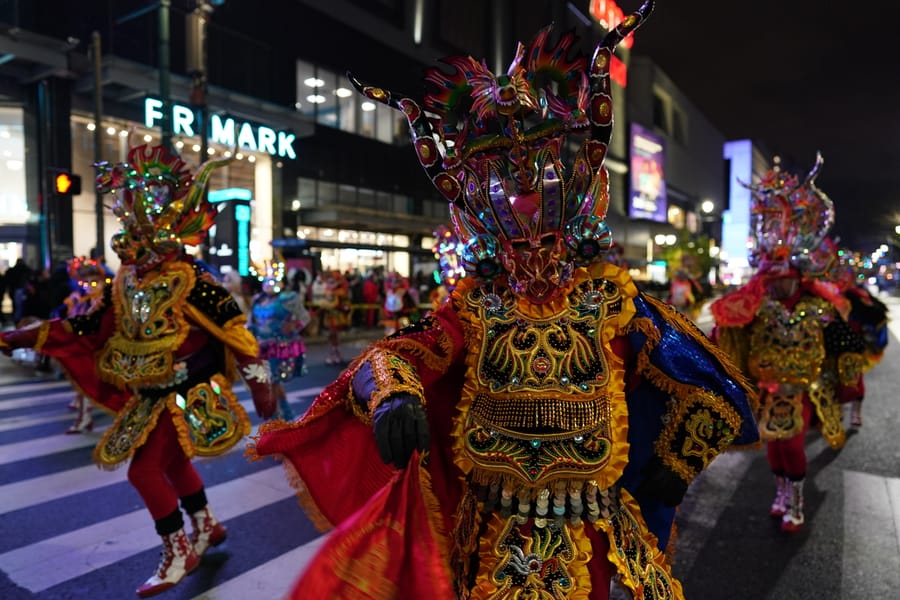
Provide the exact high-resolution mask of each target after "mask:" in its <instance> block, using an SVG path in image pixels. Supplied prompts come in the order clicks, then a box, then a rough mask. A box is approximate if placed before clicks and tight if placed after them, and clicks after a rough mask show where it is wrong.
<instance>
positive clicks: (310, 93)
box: [294, 60, 409, 144]
mask: <svg viewBox="0 0 900 600" xmlns="http://www.w3.org/2000/svg"><path fill="white" fill-rule="evenodd" d="M296 73H297V100H296V102H295V105H294V107H295V109H296V110H297V111H299V112H301V113H302V114H304V115H306V116H308V117H310V118H311V119H313V120H314V121H315V122H316V123H317V124H319V125H323V126H326V127H334V128H336V129H340V130H341V131H346V132H348V133H353V134H356V135H359V136H362V137H366V138H370V139H375V140H378V141H380V142H384V143H386V144H401V143H406V142H408V141H409V136H408V135H405V131H406V118H405V117H404V116H403V114H401V113H400V112H399V111H396V110H394V109H392V108H390V107H388V106H385V105H383V104H379V103H375V102H371V101H369V100H366V99H365V98H363V97H362V96H360V95H359V93H358V92H356V91H355V90H353V89H352V88H351V86H350V83H349V82H347V81H345V80H344V78H343V76H341V75H338V74H337V73H335V72H333V71H330V70H328V69H324V68H322V67H319V66H318V65H314V64H312V63H308V62H306V61H302V60H298V61H297V67H296Z"/></svg>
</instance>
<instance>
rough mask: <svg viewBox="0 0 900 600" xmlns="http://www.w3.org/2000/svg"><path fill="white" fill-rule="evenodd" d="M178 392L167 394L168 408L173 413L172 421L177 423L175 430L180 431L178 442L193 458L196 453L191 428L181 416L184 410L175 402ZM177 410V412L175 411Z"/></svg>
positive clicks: (188, 455)
mask: <svg viewBox="0 0 900 600" xmlns="http://www.w3.org/2000/svg"><path fill="white" fill-rule="evenodd" d="M175 396H177V394H174V393H173V394H169V395H168V396H166V400H165V403H166V408H168V409H169V413H170V414H171V415H172V423H173V424H174V425H175V431H176V432H177V433H178V444H179V445H180V446H181V449H182V450H184V453H185V454H186V455H187V457H188V458H192V457H193V456H194V454H195V449H194V444H193V442H191V429H190V427H188V424H187V421H185V420H184V418H183V417H182V416H181V415H182V413H183V411H182V410H181V409H180V408H179V407H178V405H177V404H176V403H175ZM175 411H177V412H175Z"/></svg>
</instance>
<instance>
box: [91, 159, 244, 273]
mask: <svg viewBox="0 0 900 600" xmlns="http://www.w3.org/2000/svg"><path fill="white" fill-rule="evenodd" d="M230 161H231V159H227V158H226V159H218V160H212V161H208V162H205V163H203V164H202V165H200V168H199V169H198V170H197V174H196V175H195V176H193V177H192V176H191V174H190V173H189V172H188V170H187V168H186V165H185V163H184V161H182V160H181V158H180V157H179V156H178V155H177V154H176V153H175V152H173V151H171V150H168V149H166V148H165V147H163V146H149V145H146V144H145V145H142V146H137V147H133V148H131V150H130V151H129V152H128V162H126V163H119V164H110V163H107V162H103V163H99V164H97V165H95V166H96V167H97V189H98V190H99V191H100V192H103V193H115V201H114V203H113V205H112V212H113V213H114V214H115V215H116V217H117V218H118V219H119V222H120V223H121V225H122V230H121V231H120V232H118V233H116V234H115V235H114V236H113V238H112V240H111V242H110V246H111V247H112V249H113V250H114V251H115V252H116V254H118V256H119V258H120V259H121V260H122V262H123V263H125V264H138V265H142V266H149V265H152V264H154V263H157V262H159V261H160V260H163V259H164V258H165V257H168V256H172V255H174V254H177V253H178V252H180V251H181V249H182V247H183V246H196V245H198V244H200V243H202V242H203V241H204V240H205V238H206V234H207V231H208V230H209V228H210V227H211V226H212V224H213V221H214V219H215V216H216V212H217V210H216V208H215V206H214V205H213V204H210V203H209V201H207V200H206V198H205V195H204V193H203V191H204V188H205V186H206V182H207V181H208V179H209V176H210V174H211V173H212V171H213V170H214V169H216V168H217V167H220V166H222V165H224V164H227V163H228V162H230Z"/></svg>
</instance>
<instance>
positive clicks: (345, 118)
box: [334, 80, 362, 133]
mask: <svg viewBox="0 0 900 600" xmlns="http://www.w3.org/2000/svg"><path fill="white" fill-rule="evenodd" d="M338 83H339V84H340V85H338V87H336V88H335V90H334V95H335V96H336V97H337V107H338V113H337V114H338V123H337V126H338V128H339V129H341V131H347V132H349V133H356V123H357V121H358V119H357V116H356V113H357V110H358V108H359V98H361V97H362V96H360V95H359V94H358V93H357V92H356V91H355V90H352V89H350V85H349V83H347V81H346V80H344V81H341V82H338Z"/></svg>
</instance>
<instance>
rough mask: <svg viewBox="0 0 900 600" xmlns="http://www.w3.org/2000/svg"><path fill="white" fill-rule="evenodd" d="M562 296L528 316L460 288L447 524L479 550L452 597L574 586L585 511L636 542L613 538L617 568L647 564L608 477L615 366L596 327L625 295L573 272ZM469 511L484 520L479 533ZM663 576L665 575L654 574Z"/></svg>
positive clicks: (582, 585) (587, 548) (614, 438)
mask: <svg viewBox="0 0 900 600" xmlns="http://www.w3.org/2000/svg"><path fill="white" fill-rule="evenodd" d="M566 300H567V301H566V302H564V303H562V304H561V305H560V307H559V310H558V311H551V312H553V313H554V314H548V315H546V316H541V317H537V318H536V317H535V316H533V315H529V314H526V313H524V312H523V311H521V310H519V309H518V308H517V304H516V298H515V296H514V295H512V294H511V293H510V292H509V291H508V290H501V291H493V290H491V289H490V288H474V289H472V290H471V291H469V292H468V293H467V294H466V296H465V297H464V303H465V304H464V306H463V309H462V310H461V315H462V317H463V320H464V322H466V340H467V341H466V344H467V349H468V352H467V354H468V356H469V359H468V362H469V364H468V366H469V368H468V371H467V375H466V382H465V385H464V387H463V401H462V403H461V406H462V408H461V413H460V415H458V416H457V431H459V432H460V435H459V437H458V438H457V442H456V462H457V464H458V465H459V466H460V468H461V469H462V470H463V472H464V473H466V474H467V476H468V479H469V481H470V486H469V490H468V492H467V498H466V499H464V501H463V502H462V503H461V505H460V511H459V516H461V517H464V518H461V519H460V524H459V525H458V527H457V529H456V531H455V537H456V545H457V548H458V550H459V551H460V552H461V553H462V554H464V555H466V554H469V553H474V552H478V554H479V556H480V557H481V560H480V561H479V565H480V566H479V567H478V572H477V574H476V577H475V582H476V584H475V586H474V587H473V588H472V589H471V591H470V592H469V593H468V595H466V593H465V592H462V594H463V596H465V597H468V598H491V599H500V598H503V599H513V598H547V599H557V598H587V595H588V594H589V592H590V575H589V573H588V571H587V564H588V562H589V561H590V559H591V557H592V549H591V544H590V541H589V540H588V538H587V537H586V534H585V531H584V527H585V522H587V526H590V527H595V528H598V529H602V530H603V531H604V534H605V535H607V536H609V538H610V540H611V542H613V543H620V542H621V543H622V544H623V548H624V547H626V546H627V547H628V548H630V549H635V548H637V547H640V549H639V551H637V550H636V551H635V552H631V551H630V550H629V554H628V556H626V555H625V553H624V550H623V551H622V552H623V553H622V556H621V557H620V558H621V560H619V561H617V562H619V564H620V567H621V566H622V565H624V567H622V568H620V571H622V570H623V569H624V571H626V573H625V576H627V572H628V571H632V570H633V571H634V573H639V572H643V573H646V572H650V571H653V572H656V570H655V565H654V564H652V563H653V562H654V561H656V560H657V559H658V558H659V551H658V550H657V549H656V548H655V547H651V546H650V545H647V544H645V543H644V542H643V540H645V539H647V538H646V533H647V532H646V529H643V530H641V529H640V527H638V526H637V523H638V521H639V519H636V518H634V517H633V516H631V513H629V511H628V510H625V509H624V508H623V504H622V503H621V502H620V498H619V496H620V495H621V494H627V492H624V490H619V489H617V487H616V486H615V482H616V481H617V480H618V478H619V476H620V475H621V473H622V469H623V468H624V465H625V463H626V462H627V443H626V439H625V438H626V435H627V425H623V424H627V408H626V406H625V401H624V391H623V390H624V387H623V381H622V380H623V377H624V370H623V367H622V364H621V359H619V358H618V357H617V356H616V355H614V354H613V352H612V351H611V349H610V347H609V339H610V338H611V337H612V335H613V334H614V332H615V329H616V327H617V317H618V316H619V315H620V314H621V312H622V310H623V306H624V303H625V302H626V301H629V299H628V298H626V297H625V296H624V295H623V293H622V290H621V289H620V288H619V287H618V285H616V283H614V282H613V281H610V280H607V279H603V278H596V279H588V280H586V281H581V282H580V283H578V284H577V285H576V286H575V287H574V289H573V290H572V291H571V292H570V293H569V294H568V297H567V299H566ZM633 510H634V511H635V512H639V509H637V507H636V505H634V507H633ZM620 514H621V515H622V516H624V517H625V518H619V517H617V515H620ZM478 523H484V524H485V529H484V530H483V532H482V534H481V537H480V539H476V534H475V533H474V532H475V531H478V529H479V525H478ZM620 549H621V548H620ZM458 576H459V577H460V579H466V578H467V575H465V574H458ZM660 577H661V578H663V579H666V578H667V577H669V576H668V575H667V574H666V573H662V574H661V575H660ZM458 587H459V589H460V590H465V589H466V587H467V586H466V584H465V582H464V581H460V583H459V584H458ZM677 587H678V584H677V582H676V581H674V580H670V579H666V584H665V585H664V586H663V588H664V590H668V591H672V590H673V589H676V588H677ZM654 597H660V598H666V597H677V596H676V595H674V592H673V595H669V594H668V593H666V592H663V593H662V594H660V595H658V596H654Z"/></svg>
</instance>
